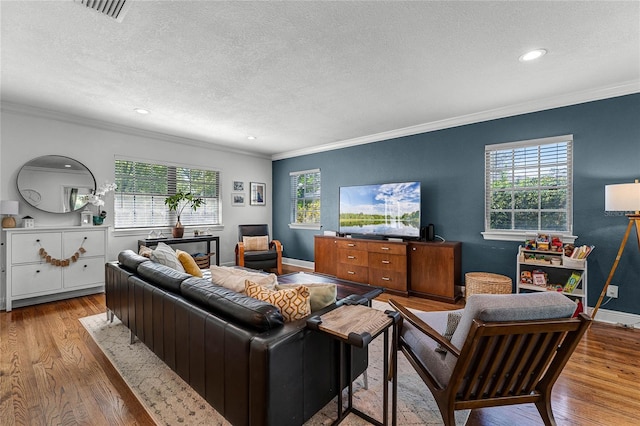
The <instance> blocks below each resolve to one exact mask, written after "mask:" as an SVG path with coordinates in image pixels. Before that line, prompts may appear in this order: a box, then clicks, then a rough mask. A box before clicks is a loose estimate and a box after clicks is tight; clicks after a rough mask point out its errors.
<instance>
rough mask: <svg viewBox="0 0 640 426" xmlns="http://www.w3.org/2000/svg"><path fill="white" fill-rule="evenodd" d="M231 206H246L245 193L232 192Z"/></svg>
mask: <svg viewBox="0 0 640 426" xmlns="http://www.w3.org/2000/svg"><path fill="white" fill-rule="evenodd" d="M231 205H232V206H234V207H242V206H244V192H232V193H231Z"/></svg>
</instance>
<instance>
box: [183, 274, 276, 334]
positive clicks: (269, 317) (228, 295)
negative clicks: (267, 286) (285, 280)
mask: <svg viewBox="0 0 640 426" xmlns="http://www.w3.org/2000/svg"><path fill="white" fill-rule="evenodd" d="M180 292H181V293H182V296H183V297H184V298H185V299H187V300H190V301H191V302H193V303H195V304H196V305H198V306H200V307H201V308H203V309H205V310H207V311H209V312H212V313H214V314H215V315H218V316H220V317H223V318H224V319H226V320H228V321H230V322H232V323H234V324H238V325H241V326H246V327H250V328H252V329H254V330H258V331H267V330H271V329H274V328H278V327H282V325H283V324H284V318H283V316H282V314H281V313H280V311H279V310H278V309H277V308H276V307H275V306H273V305H271V304H269V303H267V302H264V301H262V300H258V299H254V298H251V297H248V296H246V295H244V294H240V293H237V292H235V291H233V290H230V289H228V288H224V287H220V286H218V285H215V284H213V283H211V282H209V281H207V280H205V279H202V278H195V277H191V278H188V279H186V280H184V281H183V282H182V284H181V286H180Z"/></svg>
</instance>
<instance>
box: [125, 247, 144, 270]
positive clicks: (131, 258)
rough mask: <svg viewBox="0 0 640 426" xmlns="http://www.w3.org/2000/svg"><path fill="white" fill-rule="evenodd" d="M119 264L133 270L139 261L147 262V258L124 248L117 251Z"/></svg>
mask: <svg viewBox="0 0 640 426" xmlns="http://www.w3.org/2000/svg"><path fill="white" fill-rule="evenodd" d="M118 262H119V263H120V266H122V267H123V268H124V269H127V270H129V271H131V272H135V271H136V270H137V269H138V266H139V265H140V264H141V263H144V262H149V258H147V257H144V256H140V255H138V254H136V253H135V252H134V251H133V250H124V251H121V252H120V253H118Z"/></svg>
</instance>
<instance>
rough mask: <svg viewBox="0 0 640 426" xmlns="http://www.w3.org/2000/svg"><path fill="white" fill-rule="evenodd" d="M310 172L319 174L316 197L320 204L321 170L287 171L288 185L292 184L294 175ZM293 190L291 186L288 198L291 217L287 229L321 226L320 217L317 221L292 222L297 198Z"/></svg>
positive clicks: (317, 227) (313, 228)
mask: <svg viewBox="0 0 640 426" xmlns="http://www.w3.org/2000/svg"><path fill="white" fill-rule="evenodd" d="M312 173H318V174H320V195H319V196H318V197H317V199H318V201H319V202H320V204H321V205H322V172H321V170H320V169H319V168H318V169H309V170H300V171H295V172H289V185H290V186H291V184H292V179H293V178H294V177H296V176H301V175H308V174H312ZM295 192H296V191H294V189H293V186H291V187H290V194H291V199H290V206H289V208H290V209H291V217H290V218H289V222H290V223H289V229H307V230H319V229H321V228H322V218H321V217H320V218H318V222H317V223H315V222H294V220H295V217H296V214H295V212H294V211H295V210H296V205H297V201H298V198H297V197H296V196H295ZM320 214H322V213H320Z"/></svg>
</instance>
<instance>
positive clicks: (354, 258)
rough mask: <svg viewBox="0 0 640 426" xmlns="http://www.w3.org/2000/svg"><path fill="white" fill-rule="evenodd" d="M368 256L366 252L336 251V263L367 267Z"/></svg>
mask: <svg viewBox="0 0 640 426" xmlns="http://www.w3.org/2000/svg"><path fill="white" fill-rule="evenodd" d="M368 258H369V257H368V256H367V252H366V251H362V250H347V249H339V250H338V262H339V263H345V264H347V265H354V266H367V262H368Z"/></svg>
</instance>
